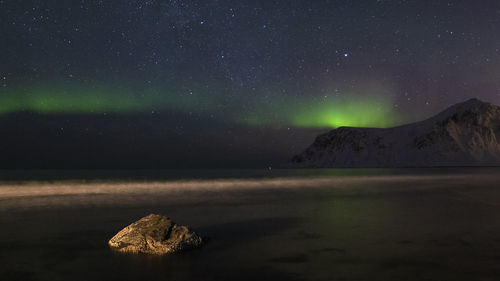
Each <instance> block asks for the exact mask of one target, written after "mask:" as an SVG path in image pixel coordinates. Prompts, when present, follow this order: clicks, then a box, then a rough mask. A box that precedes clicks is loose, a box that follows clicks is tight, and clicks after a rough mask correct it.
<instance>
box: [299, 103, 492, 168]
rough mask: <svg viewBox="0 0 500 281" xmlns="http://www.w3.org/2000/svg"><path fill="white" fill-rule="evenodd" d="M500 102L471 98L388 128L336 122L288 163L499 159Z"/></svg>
mask: <svg viewBox="0 0 500 281" xmlns="http://www.w3.org/2000/svg"><path fill="white" fill-rule="evenodd" d="M499 140H500V107H499V106H497V105H494V104H491V103H488V102H483V101H481V100H479V99H476V98H472V99H469V100H467V101H465V102H462V103H458V104H455V105H452V106H450V107H448V108H447V109H445V110H443V111H441V112H440V113H438V114H437V115H435V116H433V117H430V118H428V119H425V120H422V121H418V122H415V123H410V124H406V125H401V126H397V127H392V128H357V127H339V128H337V129H334V130H331V131H329V132H327V133H324V134H321V135H319V136H318V137H316V139H315V141H314V142H313V144H312V145H311V146H309V147H308V148H307V149H306V150H305V151H304V152H302V153H300V154H298V155H295V156H294V157H293V158H292V160H291V163H290V165H291V166H292V167H325V168H326V167H426V166H498V165H500V142H499Z"/></svg>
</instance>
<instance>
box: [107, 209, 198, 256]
mask: <svg viewBox="0 0 500 281" xmlns="http://www.w3.org/2000/svg"><path fill="white" fill-rule="evenodd" d="M108 244H109V245H110V246H111V247H112V248H114V249H116V250H118V251H120V252H129V253H146V254H156V255H163V254H168V253H177V252H182V251H185V250H189V249H193V248H198V247H200V246H201V245H202V244H203V239H202V238H201V237H200V236H198V235H197V234H196V233H194V232H193V231H191V230H190V229H189V228H188V227H187V226H183V225H178V224H176V223H175V222H173V221H171V220H170V219H169V218H167V217H165V216H160V215H156V214H150V215H148V216H146V217H143V218H142V219H140V220H138V221H136V222H134V223H132V224H131V225H129V226H127V227H125V228H124V229H122V230H121V231H120V232H118V233H117V234H116V235H115V236H114V237H113V238H111V239H110V240H109V242H108Z"/></svg>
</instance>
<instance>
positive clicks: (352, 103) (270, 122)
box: [0, 88, 398, 128]
mask: <svg viewBox="0 0 500 281" xmlns="http://www.w3.org/2000/svg"><path fill="white" fill-rule="evenodd" d="M380 96H382V95H380ZM216 100H217V99H213V97H212V98H210V95H193V94H192V93H191V94H189V93H188V94H176V93H175V91H170V92H169V91H162V92H160V91H159V92H149V93H148V94H136V93H134V92H133V91H130V90H128V91H120V90H119V89H113V90H106V89H92V90H68V89H65V90H47V89H46V88H37V89H34V90H31V91H27V90H24V91H17V92H9V93H4V94H2V95H1V96H0V114H7V113H13V112H19V111H31V112H36V113H41V114H59V113H65V114H98V113H104V112H109V113H119V114H127V113H148V112H151V111H158V110H160V111H161V110H167V111H168V110H175V111H180V112H185V113H188V112H189V113H191V112H193V113H197V114H201V115H203V114H205V115H206V114H208V113H212V112H219V109H220V107H219V105H218V103H216ZM254 103H255V104H253V106H251V107H248V108H253V110H244V108H243V107H241V106H239V105H238V104H237V102H235V101H234V102H233V104H232V105H231V106H230V107H228V108H230V109H229V110H228V111H227V112H224V113H221V112H219V113H221V114H220V115H221V116H224V118H225V119H228V118H233V119H235V121H236V123H241V124H244V125H249V126H256V127H282V126H288V127H302V128H314V127H318V128H320V127H321V128H337V127H340V126H352V127H390V126H394V125H397V124H396V122H395V120H398V118H397V116H396V114H395V113H394V110H393V107H392V102H391V101H390V100H389V99H387V98H381V97H374V96H371V97H363V96H359V95H356V96H354V97H349V98H337V97H335V98H330V99H317V98H316V99H310V98H301V99H287V100H274V101H272V102H270V103H267V104H265V105H263V104H260V103H258V102H254ZM256 108H257V109H256ZM229 120H230V119H229Z"/></svg>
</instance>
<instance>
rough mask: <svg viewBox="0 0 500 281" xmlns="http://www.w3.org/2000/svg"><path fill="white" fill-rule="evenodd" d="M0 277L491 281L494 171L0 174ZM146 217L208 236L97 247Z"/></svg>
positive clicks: (498, 208) (498, 241)
mask: <svg viewBox="0 0 500 281" xmlns="http://www.w3.org/2000/svg"><path fill="white" fill-rule="evenodd" d="M0 181H1V183H0V212H1V213H0V229H1V231H0V280H26V281H27V280H384V281H386V280H397V281H401V280H499V279H500V169H498V168H460V169H457V168H454V169H397V170H386V169H367V170H360V169H352V170H270V171H269V170H263V171H247V170H230V171H222V170H215V171H72V172H67V171H23V172H13V171H1V172H0ZM149 213H159V214H166V215H168V216H170V217H171V218H173V219H174V221H176V222H178V223H181V224H186V225H189V226H191V227H192V228H193V229H194V230H195V231H197V232H198V233H200V234H202V235H204V236H206V237H209V238H210V240H209V242H208V243H207V244H206V246H205V247H203V248H202V249H199V250H193V251H190V252H187V253H184V254H179V255H172V256H165V257H157V256H147V255H129V254H120V253H116V252H114V251H112V250H110V249H109V248H108V246H107V241H108V239H109V238H110V237H112V236H113V235H114V234H115V233H116V232H118V231H119V230H120V229H121V228H123V227H124V226H126V225H128V224H130V223H131V222H133V221H135V220H137V219H139V218H141V217H142V216H145V215H147V214H149Z"/></svg>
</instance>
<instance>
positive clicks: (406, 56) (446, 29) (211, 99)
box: [0, 0, 500, 168]
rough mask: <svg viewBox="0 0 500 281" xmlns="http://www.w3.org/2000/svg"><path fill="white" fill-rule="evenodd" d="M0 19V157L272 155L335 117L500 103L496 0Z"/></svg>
mask: <svg viewBox="0 0 500 281" xmlns="http://www.w3.org/2000/svg"><path fill="white" fill-rule="evenodd" d="M0 21H1V25H0V39H1V44H0V125H1V127H0V132H1V133H2V134H3V135H4V143H6V145H4V146H3V149H4V151H3V152H4V153H9V154H8V155H9V157H6V158H4V159H6V160H2V161H3V162H2V163H0V167H4V168H9V167H101V166H102V167H114V166H120V167H121V166H124V167H129V166H130V167H132V166H133V167H136V166H137V167H225V166H241V167H246V166H248V167H261V166H262V167H267V166H270V165H274V164H276V163H279V162H280V161H281V162H284V161H286V160H287V159H288V158H289V157H291V156H292V155H293V154H295V153H297V152H299V151H300V150H302V149H303V148H305V146H307V145H308V144H309V143H310V142H312V140H313V139H314V136H315V135H316V134H317V133H318V132H322V131H325V130H328V129H331V128H335V127H338V126H368V127H389V126H394V125H399V124H404V123H407V122H413V121H417V120H421V119H424V118H427V117H430V116H431V115H432V114H435V113H437V112H438V111H440V110H442V109H444V108H446V107H448V106H449V105H452V104H454V103H457V102H461V101H464V100H466V99H468V98H471V97H477V98H479V99H482V100H485V101H489V102H492V103H496V104H500V79H499V78H500V67H498V65H499V62H500V51H499V50H500V35H499V33H498V32H499V30H500V2H498V1H480V2H477V1H382V0H379V1H376V0H371V1H333V0H332V1H326V0H325V1H320V0H318V1H270V0H266V1H254V0H253V1H229V0H228V1H223V0H219V1H210V0H205V1H183V0H171V1H162V0H158V1H83V0H81V1H72V0H68V1H60V0H57V1H56V0H45V1H30V0H23V1H17V0H0ZM5 139H7V140H5ZM114 150H116V151H115V152H112V151H114ZM93 151H96V152H95V153H92V152H93ZM145 151H147V152H145ZM93 154H96V155H93ZM97 154H98V155H97ZM89 155H93V156H89ZM127 155H128V156H127ZM70 156H72V157H70ZM65 157H69V158H71V159H72V160H67V159H66V160H64V159H65ZM27 162H30V163H31V164H26V163H27ZM132 162H133V163H135V164H130V165H128V164H124V165H117V163H121V164H123V163H132Z"/></svg>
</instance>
